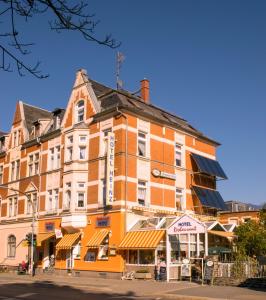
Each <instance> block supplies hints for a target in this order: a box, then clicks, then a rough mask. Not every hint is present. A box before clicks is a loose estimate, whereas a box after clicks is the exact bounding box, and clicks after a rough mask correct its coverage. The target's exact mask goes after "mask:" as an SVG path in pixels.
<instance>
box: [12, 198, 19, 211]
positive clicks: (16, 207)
mask: <svg viewBox="0 0 266 300" xmlns="http://www.w3.org/2000/svg"><path fill="white" fill-rule="evenodd" d="M13 206H14V208H13V216H16V215H17V214H18V198H17V197H15V198H14V199H13Z"/></svg>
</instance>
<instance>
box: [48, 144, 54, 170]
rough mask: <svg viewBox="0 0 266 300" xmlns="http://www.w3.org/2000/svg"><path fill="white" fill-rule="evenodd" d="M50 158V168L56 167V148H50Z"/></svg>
mask: <svg viewBox="0 0 266 300" xmlns="http://www.w3.org/2000/svg"><path fill="white" fill-rule="evenodd" d="M49 154H50V159H49V166H50V168H49V169H50V170H53V169H54V148H52V149H50V152H49Z"/></svg>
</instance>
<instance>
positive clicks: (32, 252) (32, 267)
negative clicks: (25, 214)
mask: <svg viewBox="0 0 266 300" xmlns="http://www.w3.org/2000/svg"><path fill="white" fill-rule="evenodd" d="M0 189H6V190H11V191H14V192H17V193H20V194H22V195H24V196H26V197H27V199H28V200H29V201H30V203H31V206H32V220H31V248H30V272H31V276H34V262H33V255H34V245H33V242H34V227H35V203H34V201H32V199H31V197H30V196H29V194H27V193H25V192H23V191H21V190H18V189H15V188H12V187H7V186H5V185H0ZM35 191H37V190H35Z"/></svg>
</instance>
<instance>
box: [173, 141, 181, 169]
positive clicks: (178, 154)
mask: <svg viewBox="0 0 266 300" xmlns="http://www.w3.org/2000/svg"><path fill="white" fill-rule="evenodd" d="M175 165H176V166H177V167H181V166H182V146H181V145H180V144H178V143H176V144H175Z"/></svg>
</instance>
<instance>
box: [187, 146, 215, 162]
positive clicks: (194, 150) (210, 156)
mask: <svg viewBox="0 0 266 300" xmlns="http://www.w3.org/2000/svg"><path fill="white" fill-rule="evenodd" d="M184 147H185V150H187V151H189V152H191V153H195V154H199V155H201V156H204V157H207V158H210V159H214V160H216V157H215V156H214V155H211V154H207V153H205V152H202V151H199V150H196V149H194V148H191V147H188V146H184Z"/></svg>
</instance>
